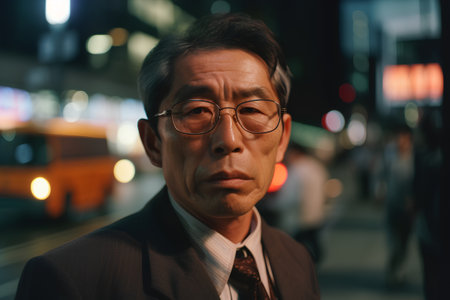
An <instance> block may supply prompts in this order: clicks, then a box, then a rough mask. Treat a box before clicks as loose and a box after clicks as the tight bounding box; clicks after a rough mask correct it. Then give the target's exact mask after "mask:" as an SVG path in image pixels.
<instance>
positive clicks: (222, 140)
mask: <svg viewBox="0 0 450 300" xmlns="http://www.w3.org/2000/svg"><path fill="white" fill-rule="evenodd" d="M223 109H226V107H224V108H222V109H221V111H222V110H223ZM230 109H231V108H230ZM219 113H220V112H219ZM211 149H212V152H213V153H214V154H216V155H227V154H230V153H233V152H235V153H238V152H242V150H243V145H242V136H241V131H240V128H239V125H238V124H237V120H236V116H235V114H234V112H233V111H231V110H228V111H225V112H223V113H222V114H221V115H220V118H219V120H218V123H217V125H216V128H215V129H214V131H213V133H212V135H211Z"/></svg>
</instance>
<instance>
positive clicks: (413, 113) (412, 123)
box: [404, 102, 419, 128]
mask: <svg viewBox="0 0 450 300" xmlns="http://www.w3.org/2000/svg"><path fill="white" fill-rule="evenodd" d="M404 115H405V121H406V124H407V125H408V126H409V127H411V128H415V127H417V124H418V123H419V109H418V108H417V105H416V104H415V103H412V102H410V103H408V104H406V105H405V110H404Z"/></svg>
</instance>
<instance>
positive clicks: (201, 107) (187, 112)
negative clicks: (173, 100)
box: [178, 101, 214, 118]
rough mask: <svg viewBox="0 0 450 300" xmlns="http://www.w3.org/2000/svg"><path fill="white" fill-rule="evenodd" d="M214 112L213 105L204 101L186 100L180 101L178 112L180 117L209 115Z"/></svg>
mask: <svg viewBox="0 0 450 300" xmlns="http://www.w3.org/2000/svg"><path fill="white" fill-rule="evenodd" d="M213 113H214V106H212V105H211V104H209V103H208V102H204V101H188V102H184V103H180V105H179V107H178V114H179V115H180V116H182V117H185V118H186V117H196V118H198V117H210V116H211V115H212V114H213Z"/></svg>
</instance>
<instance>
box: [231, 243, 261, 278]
mask: <svg viewBox="0 0 450 300" xmlns="http://www.w3.org/2000/svg"><path fill="white" fill-rule="evenodd" d="M233 272H235V273H237V274H236V275H237V276H239V277H241V278H243V279H244V278H245V279H247V280H252V281H259V280H260V278H259V273H258V268H257V267H256V262H255V259H254V258H253V255H252V254H251V253H250V251H249V250H248V249H247V248H246V247H243V248H240V249H238V250H237V251H236V258H235V260H234V264H233Z"/></svg>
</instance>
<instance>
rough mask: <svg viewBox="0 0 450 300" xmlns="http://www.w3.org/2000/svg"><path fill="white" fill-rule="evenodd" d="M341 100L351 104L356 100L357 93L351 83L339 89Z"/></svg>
mask: <svg viewBox="0 0 450 300" xmlns="http://www.w3.org/2000/svg"><path fill="white" fill-rule="evenodd" d="M339 98H341V100H342V101H344V102H345V103H350V102H353V101H354V100H355V98H356V92H355V89H354V88H353V86H352V85H351V84H350V83H344V84H342V85H341V86H340V87H339Z"/></svg>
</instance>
